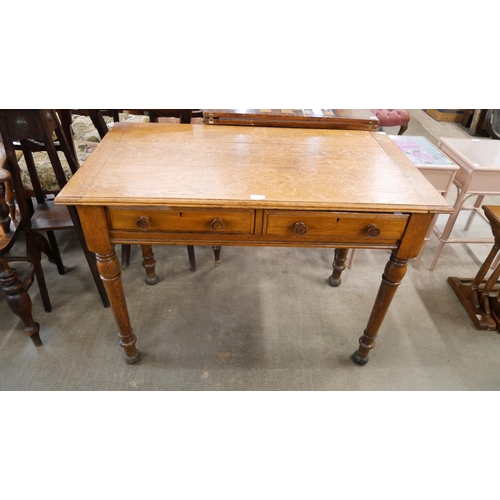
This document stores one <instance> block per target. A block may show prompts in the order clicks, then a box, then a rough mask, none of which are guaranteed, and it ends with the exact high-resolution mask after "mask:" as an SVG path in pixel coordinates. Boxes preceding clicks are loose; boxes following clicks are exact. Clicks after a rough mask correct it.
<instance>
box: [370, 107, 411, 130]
mask: <svg viewBox="0 0 500 500" xmlns="http://www.w3.org/2000/svg"><path fill="white" fill-rule="evenodd" d="M370 111H371V112H372V113H373V114H374V115H375V116H376V117H377V118H378V121H379V122H380V124H379V127H381V128H383V127H401V128H400V129H399V132H398V135H402V134H404V133H405V131H406V129H407V128H408V122H409V121H410V113H408V111H406V109H371V110H370Z"/></svg>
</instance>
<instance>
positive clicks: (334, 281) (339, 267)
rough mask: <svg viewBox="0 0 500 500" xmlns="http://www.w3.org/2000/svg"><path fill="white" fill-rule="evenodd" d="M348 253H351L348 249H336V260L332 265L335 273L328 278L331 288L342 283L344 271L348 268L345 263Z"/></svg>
mask: <svg viewBox="0 0 500 500" xmlns="http://www.w3.org/2000/svg"><path fill="white" fill-rule="evenodd" d="M347 252H349V249H348V248H336V249H335V259H334V260H333V264H332V267H333V273H332V275H331V276H330V277H329V278H328V283H329V284H330V285H331V286H340V283H342V279H341V275H342V271H344V269H345V267H346V265H345V262H346V260H347Z"/></svg>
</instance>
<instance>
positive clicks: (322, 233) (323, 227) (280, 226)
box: [264, 210, 408, 244]
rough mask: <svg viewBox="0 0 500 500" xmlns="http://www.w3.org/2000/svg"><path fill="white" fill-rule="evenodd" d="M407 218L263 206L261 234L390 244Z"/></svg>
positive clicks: (399, 235)
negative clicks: (295, 210)
mask: <svg viewBox="0 0 500 500" xmlns="http://www.w3.org/2000/svg"><path fill="white" fill-rule="evenodd" d="M407 221H408V215H405V214H368V213H367V214H365V213H352V212H350V213H346V212H293V211H286V210H269V211H267V210H266V211H265V214H264V234H266V235H269V236H281V237H286V238H292V239H293V238H297V240H301V239H302V240H306V241H307V240H316V241H317V240H318V239H322V238H323V239H324V240H325V241H329V240H331V241H338V242H339V243H340V242H353V243H355V242H358V243H371V242H375V241H377V242H379V243H387V244H393V243H397V242H398V241H399V240H400V239H401V238H402V236H403V233H404V230H405V228H406V223H407Z"/></svg>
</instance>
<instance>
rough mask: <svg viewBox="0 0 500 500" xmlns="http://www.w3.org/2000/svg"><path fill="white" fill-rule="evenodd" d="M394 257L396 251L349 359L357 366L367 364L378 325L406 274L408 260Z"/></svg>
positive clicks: (394, 252)
mask: <svg viewBox="0 0 500 500" xmlns="http://www.w3.org/2000/svg"><path fill="white" fill-rule="evenodd" d="M396 255H397V251H396V250H394V251H393V252H392V254H391V257H390V259H389V262H388V263H387V265H386V266H385V270H384V274H383V275H382V283H381V284H380V288H379V291H378V294H377V298H376V299H375V304H374V306H373V309H372V312H371V315H370V319H369V320H368V324H367V326H366V329H365V331H364V332H363V335H362V336H361V337H360V339H359V348H358V350H357V351H356V352H355V353H354V354H353V355H352V356H351V359H352V360H353V361H354V362H355V363H357V364H358V365H366V363H368V353H369V352H370V351H371V350H372V349H373V348H374V347H375V339H376V337H377V333H378V331H379V329H380V325H381V324H382V321H383V320H384V318H385V315H386V313H387V310H388V309H389V306H390V305H391V302H392V299H393V297H394V294H395V293H396V290H397V289H398V286H399V285H400V284H401V281H402V280H403V277H404V275H405V274H406V269H407V267H408V260H403V259H398V258H397V257H396Z"/></svg>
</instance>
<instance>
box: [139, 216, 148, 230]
mask: <svg viewBox="0 0 500 500" xmlns="http://www.w3.org/2000/svg"><path fill="white" fill-rule="evenodd" d="M136 225H137V227H138V228H139V229H142V230H146V229H148V228H149V217H146V216H145V215H141V217H139V218H138V219H137V221H136Z"/></svg>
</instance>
